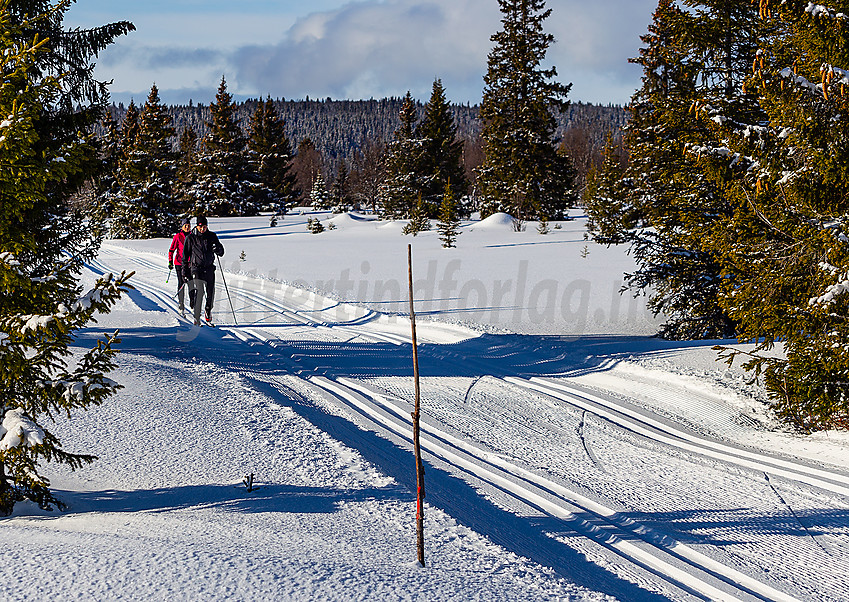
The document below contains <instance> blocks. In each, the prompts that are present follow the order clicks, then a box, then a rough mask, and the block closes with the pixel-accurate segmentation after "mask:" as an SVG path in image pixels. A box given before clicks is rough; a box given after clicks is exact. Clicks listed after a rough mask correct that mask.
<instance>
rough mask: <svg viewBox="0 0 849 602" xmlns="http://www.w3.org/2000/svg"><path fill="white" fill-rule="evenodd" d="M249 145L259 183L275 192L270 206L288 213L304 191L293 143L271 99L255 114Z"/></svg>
mask: <svg viewBox="0 0 849 602" xmlns="http://www.w3.org/2000/svg"><path fill="white" fill-rule="evenodd" d="M247 148H248V152H249V159H250V161H251V162H252V163H253V171H254V172H255V173H256V174H257V175H258V176H259V183H260V184H261V185H262V186H263V187H265V188H267V189H268V190H270V191H271V192H272V193H273V196H272V200H273V206H272V207H269V209H273V210H274V211H275V212H276V213H277V214H278V215H284V214H285V213H286V211H287V208H288V207H289V206H290V205H292V204H293V203H294V202H295V201H296V200H297V198H298V197H299V196H300V192H299V191H298V186H297V178H296V177H295V174H294V172H293V169H292V158H293V156H292V146H291V144H290V142H289V138H288V137H287V136H286V128H285V124H284V122H283V119H282V118H281V117H280V115H279V114H278V113H277V109H276V108H275V106H274V102H273V101H272V100H271V98H267V99H266V100H265V102H260V103H259V104H258V105H257V109H256V111H255V112H254V114H253V116H252V117H251V123H250V135H249V138H248V145H247Z"/></svg>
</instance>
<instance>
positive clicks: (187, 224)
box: [181, 217, 192, 226]
mask: <svg viewBox="0 0 849 602" xmlns="http://www.w3.org/2000/svg"><path fill="white" fill-rule="evenodd" d="M181 225H183V226H191V225H192V220H191V218H188V217H187V218H186V219H184V220H183V221H182V222H181Z"/></svg>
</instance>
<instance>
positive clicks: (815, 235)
mask: <svg viewBox="0 0 849 602" xmlns="http://www.w3.org/2000/svg"><path fill="white" fill-rule="evenodd" d="M683 4H684V5H685V6H686V10H685V9H681V8H678V7H677V6H676V5H675V3H673V2H671V1H669V0H661V2H660V3H659V5H658V9H657V11H656V12H655V15H654V22H653V24H652V26H651V28H650V30H649V35H647V36H645V37H644V38H643V41H644V42H646V44H647V46H646V48H644V49H643V51H641V56H640V58H639V59H637V62H639V63H640V64H641V65H642V66H643V68H644V77H643V87H642V88H641V90H639V91H637V93H636V94H635V96H634V99H633V102H632V105H631V113H632V120H631V123H630V124H629V126H628V129H627V131H626V143H627V146H628V150H629V152H630V157H631V162H630V164H629V166H628V168H627V170H626V172H625V174H624V176H622V177H621V178H620V179H619V183H618V185H619V186H620V187H622V188H623V189H624V190H623V191H621V192H618V193H617V196H616V197H614V198H615V201H611V202H605V201H604V199H605V197H607V196H608V193H607V192H605V190H606V189H615V187H616V184H614V180H615V179H616V175H617V174H616V171H617V168H616V167H615V166H613V165H612V164H610V165H608V166H607V168H606V169H605V170H604V172H603V174H602V175H601V176H599V178H600V179H599V178H595V179H593V186H594V188H595V192H593V193H591V197H590V198H591V199H592V203H591V206H592V207H591V209H590V212H591V216H592V220H593V225H594V228H595V229H596V232H597V233H601V234H602V235H603V236H605V237H606V238H607V239H608V240H610V241H612V242H618V241H620V240H624V241H628V242H630V243H631V245H632V252H633V254H634V256H635V258H636V259H637V262H638V265H639V270H638V271H637V272H636V273H635V274H631V275H629V282H630V284H631V286H633V287H637V288H640V289H647V288H649V287H652V288H653V289H654V293H653V297H652V299H651V302H650V304H651V306H652V307H653V308H654V309H656V310H657V311H659V312H663V313H665V314H666V316H667V317H668V318H669V321H668V322H667V325H666V328H665V329H664V332H663V333H664V334H665V335H667V336H673V337H679V338H682V337H683V338H686V337H717V336H728V335H730V334H734V333H736V334H737V336H738V338H739V339H740V340H742V341H747V342H752V343H755V347H754V350H753V351H751V352H745V353H744V352H742V351H740V350H739V349H737V348H728V347H719V349H721V350H723V357H724V358H726V359H727V360H728V361H733V360H734V359H735V358H737V357H739V356H743V357H745V358H746V364H745V365H746V367H747V368H748V369H750V370H752V371H753V372H754V374H755V375H756V376H758V377H763V382H764V384H765V385H766V387H767V390H768V392H769V394H770V396H771V398H772V400H773V403H774V408H775V410H776V412H777V414H778V415H779V416H781V417H782V418H784V419H786V420H788V421H790V422H792V423H793V424H795V425H796V426H797V427H799V428H800V429H803V430H813V429H819V428H829V427H834V426H842V427H844V428H845V427H847V426H849V345H847V341H849V326H847V324H849V320H848V319H847V313H849V294H847V293H849V220H847V217H846V216H847V213H849V204H847V200H846V199H847V198H849V189H847V186H849V184H847V182H849V177H847V176H849V173H847V165H849V137H847V136H846V131H847V129H846V127H845V124H844V123H843V122H844V121H845V119H846V117H845V116H846V115H847V114H849V100H847V97H846V96H844V94H845V89H844V88H845V86H846V84H849V50H847V49H849V21H847V19H846V17H845V16H844V15H845V14H846V13H847V12H849V2H845V1H843V2H836V3H833V5H832V6H830V7H825V6H822V5H817V4H814V3H806V2H801V1H789V0H788V1H782V2H779V1H778V0H760V1H759V2H758V3H742V2H733V1H731V0H710V1H695V0H690V1H687V2H684V3H683ZM610 196H612V195H610ZM777 344H781V345H783V350H784V353H783V354H775V353H771V352H772V350H773V347H774V346H775V345H777Z"/></svg>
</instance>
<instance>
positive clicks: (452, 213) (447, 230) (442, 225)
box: [436, 183, 460, 249]
mask: <svg viewBox="0 0 849 602" xmlns="http://www.w3.org/2000/svg"><path fill="white" fill-rule="evenodd" d="M436 229H437V231H438V232H439V240H441V241H442V246H443V247H445V248H446V249H451V248H453V247H455V246H456V245H455V244H454V243H455V242H456V241H457V237H458V236H459V235H460V218H459V216H458V215H457V200H456V199H455V198H454V191H453V190H451V184H450V183H446V184H445V191H444V192H443V194H442V203H441V204H440V206H439V221H438V222H437V224H436Z"/></svg>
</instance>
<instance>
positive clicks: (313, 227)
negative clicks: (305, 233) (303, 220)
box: [307, 217, 324, 234]
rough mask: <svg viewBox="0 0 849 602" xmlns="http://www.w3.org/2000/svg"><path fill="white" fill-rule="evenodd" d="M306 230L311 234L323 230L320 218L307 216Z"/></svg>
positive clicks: (319, 232)
mask: <svg viewBox="0 0 849 602" xmlns="http://www.w3.org/2000/svg"><path fill="white" fill-rule="evenodd" d="M307 230H309V231H310V232H311V233H313V234H321V233H322V232H324V224H322V223H321V220H320V219H318V218H317V217H316V218H312V217H308V218H307Z"/></svg>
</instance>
